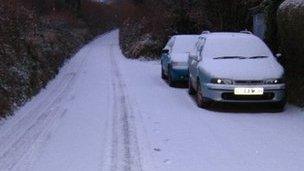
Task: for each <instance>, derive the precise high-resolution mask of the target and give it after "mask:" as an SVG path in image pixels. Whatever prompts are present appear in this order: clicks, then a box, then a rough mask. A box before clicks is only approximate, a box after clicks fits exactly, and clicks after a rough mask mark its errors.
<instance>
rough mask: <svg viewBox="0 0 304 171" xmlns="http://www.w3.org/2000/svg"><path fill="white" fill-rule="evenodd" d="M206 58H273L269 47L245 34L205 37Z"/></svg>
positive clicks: (212, 34)
mask: <svg viewBox="0 0 304 171" xmlns="http://www.w3.org/2000/svg"><path fill="white" fill-rule="evenodd" d="M204 37H205V38H206V44H205V47H204V52H203V53H204V54H203V56H205V57H207V58H208V57H210V58H214V57H222V56H244V57H251V56H269V57H273V54H272V52H271V51H270V49H269V48H268V47H267V45H266V44H265V43H264V42H263V41H262V40H261V39H260V38H258V37H256V36H255V35H252V34H245V33H210V34H207V35H204Z"/></svg>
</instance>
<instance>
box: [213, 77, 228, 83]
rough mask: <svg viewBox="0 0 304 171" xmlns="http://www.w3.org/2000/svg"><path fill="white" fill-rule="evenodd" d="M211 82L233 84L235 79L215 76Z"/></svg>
mask: <svg viewBox="0 0 304 171" xmlns="http://www.w3.org/2000/svg"><path fill="white" fill-rule="evenodd" d="M211 83H213V84H233V81H232V80H230V79H223V78H213V79H211Z"/></svg>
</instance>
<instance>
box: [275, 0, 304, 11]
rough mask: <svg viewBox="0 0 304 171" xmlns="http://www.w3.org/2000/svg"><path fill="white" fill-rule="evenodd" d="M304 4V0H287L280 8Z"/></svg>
mask: <svg viewBox="0 0 304 171" xmlns="http://www.w3.org/2000/svg"><path fill="white" fill-rule="evenodd" d="M303 5H304V0H285V1H284V2H283V3H282V4H281V5H280V9H285V8H288V7H300V6H303Z"/></svg>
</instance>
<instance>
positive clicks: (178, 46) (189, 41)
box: [173, 35, 199, 53]
mask: <svg viewBox="0 0 304 171" xmlns="http://www.w3.org/2000/svg"><path fill="white" fill-rule="evenodd" d="M198 37H199V35H176V36H174V38H175V42H174V46H173V53H185V52H192V51H193V50H194V47H195V43H196V42H197V41H198Z"/></svg>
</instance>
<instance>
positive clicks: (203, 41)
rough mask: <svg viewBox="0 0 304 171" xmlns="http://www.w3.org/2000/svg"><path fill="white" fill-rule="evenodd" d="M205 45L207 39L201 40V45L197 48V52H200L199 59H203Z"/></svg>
mask: <svg viewBox="0 0 304 171" xmlns="http://www.w3.org/2000/svg"><path fill="white" fill-rule="evenodd" d="M205 43H206V38H204V37H203V38H200V43H199V47H198V48H197V50H198V54H197V55H198V56H199V57H201V58H202V57H203V56H202V55H203V50H204V46H205Z"/></svg>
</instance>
